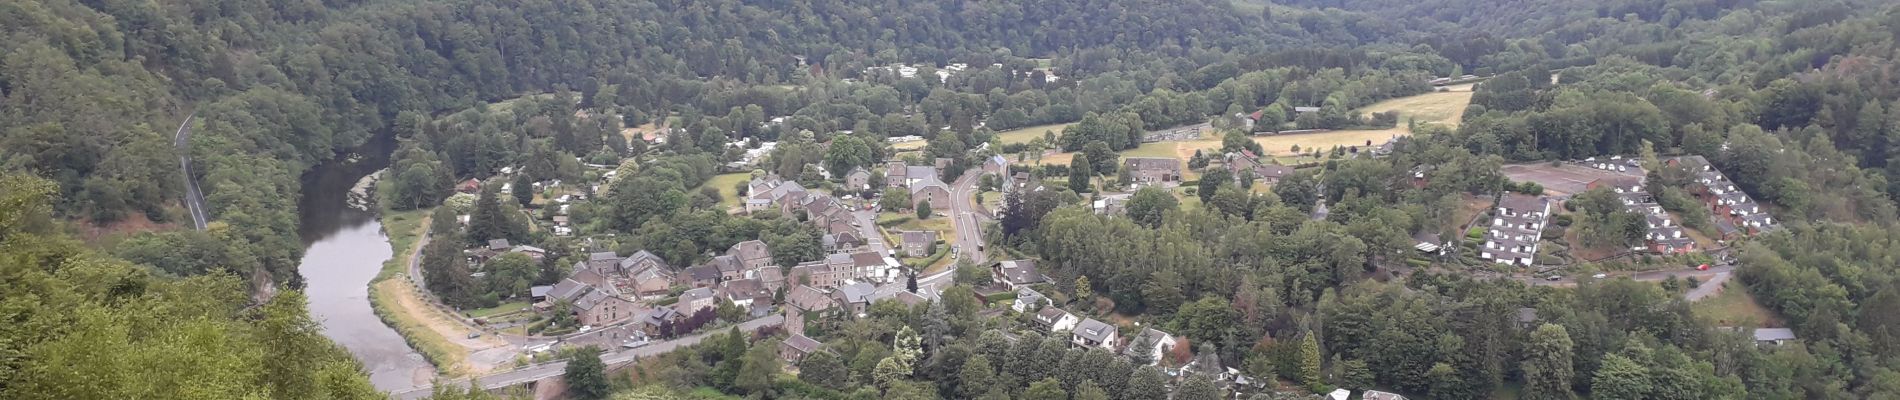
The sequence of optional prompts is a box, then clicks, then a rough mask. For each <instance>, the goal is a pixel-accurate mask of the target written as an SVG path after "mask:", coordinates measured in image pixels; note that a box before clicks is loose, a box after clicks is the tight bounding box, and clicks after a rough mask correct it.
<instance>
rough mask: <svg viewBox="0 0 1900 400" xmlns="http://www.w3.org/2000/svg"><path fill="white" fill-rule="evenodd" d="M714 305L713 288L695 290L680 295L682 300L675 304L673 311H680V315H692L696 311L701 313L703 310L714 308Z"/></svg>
mask: <svg viewBox="0 0 1900 400" xmlns="http://www.w3.org/2000/svg"><path fill="white" fill-rule="evenodd" d="M713 305H714V301H713V290H712V288H704V287H702V288H693V289H692V290H687V291H686V292H684V293H680V299H679V301H678V302H674V303H673V309H674V311H679V312H680V314H686V315H692V314H693V312H694V311H699V309H701V308H708V307H712V306H713Z"/></svg>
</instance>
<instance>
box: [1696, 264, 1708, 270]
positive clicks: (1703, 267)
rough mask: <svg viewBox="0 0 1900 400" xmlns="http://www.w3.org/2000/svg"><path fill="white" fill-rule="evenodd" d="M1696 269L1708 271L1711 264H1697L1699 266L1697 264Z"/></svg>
mask: <svg viewBox="0 0 1900 400" xmlns="http://www.w3.org/2000/svg"><path fill="white" fill-rule="evenodd" d="M1695 270H1697V271H1708V270H1709V265H1708V264H1702V265H1697V266H1695Z"/></svg>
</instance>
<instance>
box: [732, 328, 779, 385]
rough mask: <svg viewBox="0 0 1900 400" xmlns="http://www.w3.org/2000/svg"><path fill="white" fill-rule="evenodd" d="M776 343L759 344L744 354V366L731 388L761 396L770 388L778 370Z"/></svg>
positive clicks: (770, 341) (773, 341) (772, 341)
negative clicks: (734, 387)
mask: <svg viewBox="0 0 1900 400" xmlns="http://www.w3.org/2000/svg"><path fill="white" fill-rule="evenodd" d="M778 347H779V346H778V341H777V340H768V341H764V342H760V343H759V344H757V345H754V346H752V348H751V349H747V350H746V352H745V359H744V360H742V361H744V362H745V365H742V366H740V367H739V375H738V376H737V377H735V378H734V379H733V381H732V384H733V386H736V387H738V388H739V390H742V391H744V392H745V393H746V394H763V393H767V391H768V390H770V389H771V388H772V376H773V375H775V374H778V371H779V369H780V366H779V361H778Z"/></svg>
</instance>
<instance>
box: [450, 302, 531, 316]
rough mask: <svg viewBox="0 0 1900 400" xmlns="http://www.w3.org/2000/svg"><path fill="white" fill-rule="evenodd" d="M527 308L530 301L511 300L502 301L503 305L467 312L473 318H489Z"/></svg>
mask: <svg viewBox="0 0 1900 400" xmlns="http://www.w3.org/2000/svg"><path fill="white" fill-rule="evenodd" d="M527 308H528V302H525V301H517V302H511V303H502V304H501V305H498V306H494V307H489V308H484V309H480V310H469V311H467V312H465V313H466V314H468V316H469V317H471V318H488V317H493V316H496V315H500V314H506V313H511V312H515V311H521V310H523V309H527Z"/></svg>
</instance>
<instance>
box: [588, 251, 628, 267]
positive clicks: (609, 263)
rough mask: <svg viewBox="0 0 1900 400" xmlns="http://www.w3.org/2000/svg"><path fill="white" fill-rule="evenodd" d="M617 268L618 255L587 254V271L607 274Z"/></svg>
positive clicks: (606, 253)
mask: <svg viewBox="0 0 1900 400" xmlns="http://www.w3.org/2000/svg"><path fill="white" fill-rule="evenodd" d="M619 266H620V255H618V254H614V252H611V251H602V252H594V253H588V254H587V269H591V270H595V271H601V272H608V271H613V270H614V268H616V267H619Z"/></svg>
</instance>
